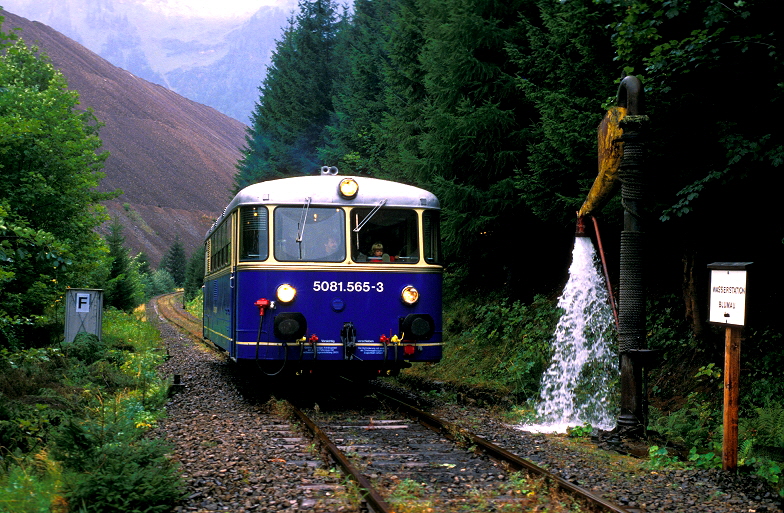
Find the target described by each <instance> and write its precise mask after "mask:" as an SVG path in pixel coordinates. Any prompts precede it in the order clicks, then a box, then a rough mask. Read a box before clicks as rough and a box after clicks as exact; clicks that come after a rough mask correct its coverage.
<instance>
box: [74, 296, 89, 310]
mask: <svg viewBox="0 0 784 513" xmlns="http://www.w3.org/2000/svg"><path fill="white" fill-rule="evenodd" d="M76 311H77V312H79V313H87V312H89V311H90V294H84V293H77V294H76Z"/></svg>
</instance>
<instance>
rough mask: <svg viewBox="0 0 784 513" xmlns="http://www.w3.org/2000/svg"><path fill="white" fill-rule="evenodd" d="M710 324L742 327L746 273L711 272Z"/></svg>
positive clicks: (723, 270) (717, 270) (718, 270)
mask: <svg viewBox="0 0 784 513" xmlns="http://www.w3.org/2000/svg"><path fill="white" fill-rule="evenodd" d="M709 321H710V322H716V323H720V324H733V325H737V326H743V325H744V324H745V322H746V271H730V270H725V269H713V270H711V285H710V319H709Z"/></svg>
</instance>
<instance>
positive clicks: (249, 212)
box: [240, 207, 269, 260]
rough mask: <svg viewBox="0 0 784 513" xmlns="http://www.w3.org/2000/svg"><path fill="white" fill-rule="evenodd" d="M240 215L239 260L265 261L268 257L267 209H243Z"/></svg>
mask: <svg viewBox="0 0 784 513" xmlns="http://www.w3.org/2000/svg"><path fill="white" fill-rule="evenodd" d="M240 215H241V218H240V223H241V225H242V233H241V237H242V238H241V240H240V248H241V252H240V260H266V259H267V256H268V255H269V247H268V246H269V244H268V243H267V240H268V239H267V226H268V223H267V208H266V207H243V208H242V209H241V210H240Z"/></svg>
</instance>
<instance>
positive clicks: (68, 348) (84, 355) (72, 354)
mask: <svg viewBox="0 0 784 513" xmlns="http://www.w3.org/2000/svg"><path fill="white" fill-rule="evenodd" d="M62 346H63V353H64V354H65V355H66V356H67V357H69V358H76V359H77V360H79V361H80V362H83V363H86V364H91V363H93V362H97V361H98V360H100V359H101V358H103V357H104V354H105V353H106V345H105V344H104V343H103V342H102V341H101V340H100V339H99V338H98V336H97V335H94V334H92V333H86V332H84V331H80V332H79V333H77V334H76V336H75V337H74V339H73V341H71V342H63V344H62Z"/></svg>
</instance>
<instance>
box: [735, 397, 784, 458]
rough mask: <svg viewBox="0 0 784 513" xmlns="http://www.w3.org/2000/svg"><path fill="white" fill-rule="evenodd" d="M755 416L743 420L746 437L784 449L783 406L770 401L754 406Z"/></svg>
mask: <svg viewBox="0 0 784 513" xmlns="http://www.w3.org/2000/svg"><path fill="white" fill-rule="evenodd" d="M754 411H755V413H756V417H750V418H747V419H744V420H743V427H742V429H743V431H744V433H745V434H746V436H747V437H748V438H754V439H756V443H757V444H758V445H761V446H765V447H772V448H776V449H784V407H782V405H780V404H778V403H771V404H770V405H768V406H765V407H763V408H755V410H754Z"/></svg>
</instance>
